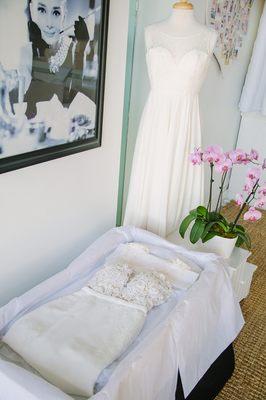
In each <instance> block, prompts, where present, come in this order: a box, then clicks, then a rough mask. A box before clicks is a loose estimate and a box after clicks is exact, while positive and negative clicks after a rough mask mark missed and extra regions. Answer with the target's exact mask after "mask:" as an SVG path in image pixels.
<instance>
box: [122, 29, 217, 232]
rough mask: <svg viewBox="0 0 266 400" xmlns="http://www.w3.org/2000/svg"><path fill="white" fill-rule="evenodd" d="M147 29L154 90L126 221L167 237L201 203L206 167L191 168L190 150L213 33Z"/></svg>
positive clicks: (197, 134) (197, 133)
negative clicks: (173, 32) (179, 34)
mask: <svg viewBox="0 0 266 400" xmlns="http://www.w3.org/2000/svg"><path fill="white" fill-rule="evenodd" d="M147 29H150V30H151V32H149V38H151V39H150V40H149V42H150V43H149V44H148V47H147V53H146V57H147V66H148V73H149V78H150V86H151V90H150V94H149V97H148V100H147V103H146V106H145V108H144V111H143V115H142V119H141V123H140V127H139V132H138V137H137V142H136V147H135V153H134V160H133V165H132V172H131V181H130V187H129V194H128V199H127V206H126V211H125V217H124V225H135V226H137V227H140V228H144V229H147V230H149V231H151V232H153V233H156V234H158V235H160V236H162V237H166V236H167V235H168V234H170V233H172V232H173V231H175V230H176V229H177V227H178V225H179V223H180V221H181V219H182V218H183V217H184V216H185V215H186V214H187V213H188V212H189V210H191V209H193V208H195V207H196V206H198V205H200V204H201V203H202V201H203V189H204V187H203V168H202V167H200V166H197V167H193V165H192V164H191V163H190V162H189V153H190V152H191V151H192V150H193V149H194V148H195V147H200V146H201V130H200V118H199V102H198V93H199V90H200V88H201V85H202V83H203V81H204V78H205V76H206V73H207V68H208V64H209V60H210V56H211V55H212V51H213V47H214V35H213V32H211V33H210V30H209V29H207V28H205V27H204V28H203V29H201V31H200V33H196V34H193V35H190V36H184V37H181V36H180V37H174V36H171V35H168V34H166V33H163V32H159V31H158V30H154V32H152V29H153V26H150V27H148V28H147ZM146 37H147V32H146ZM215 38H216V37H215Z"/></svg>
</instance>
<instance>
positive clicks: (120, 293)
mask: <svg viewBox="0 0 266 400" xmlns="http://www.w3.org/2000/svg"><path fill="white" fill-rule="evenodd" d="M88 286H89V287H90V288H91V289H93V290H95V291H96V292H98V293H102V294H105V295H108V296H113V297H117V298H120V299H122V300H125V301H128V302H130V303H134V304H138V305H140V306H143V307H145V308H146V309H147V311H149V310H151V309H152V308H153V307H155V306H158V305H160V304H162V303H164V302H165V301H166V300H167V299H168V297H169V296H170V295H171V294H172V292H173V288H172V285H171V283H170V282H169V281H168V280H167V278H166V277H165V275H164V274H162V273H158V272H155V271H152V272H151V271H148V272H134V270H133V269H132V268H130V267H129V266H128V265H126V264H124V265H107V266H105V267H104V268H102V269H101V270H99V271H98V272H97V273H96V274H95V275H94V276H93V277H92V279H91V280H90V281H89V283H88Z"/></svg>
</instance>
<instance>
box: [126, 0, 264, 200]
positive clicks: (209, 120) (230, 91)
mask: <svg viewBox="0 0 266 400" xmlns="http://www.w3.org/2000/svg"><path fill="white" fill-rule="evenodd" d="M263 2H264V0H256V1H255V2H254V5H253V7H252V10H251V15H250V23H249V31H248V34H247V36H246V37H245V39H244V46H243V48H242V49H241V51H240V55H239V57H238V59H236V60H235V61H233V62H232V63H231V64H230V65H229V66H223V74H221V73H220V72H219V70H218V68H217V64H216V62H215V61H213V62H212V64H211V67H210V69H209V73H208V77H207V79H206V81H205V84H204V86H203V88H202V91H201V95H200V110H201V120H202V140H203V146H206V145H207V144H213V143H218V144H220V145H222V146H223V147H224V149H232V148H233V147H234V146H235V143H236V140H237V134H238V130H239V123H240V113H239V110H238V102H239V98H240V93H241V89H242V86H243V82H244V79H245V74H246V70H247V67H248V63H249V60H250V56H251V53H252V47H253V43H254V40H255V37H256V32H257V28H258V23H259V18H260V15H261V12H262V7H263ZM173 3H174V1H173V0H156V2H155V1H154V0H139V12H138V24H137V33H136V42H135V56H134V69H133V84H132V95H131V108H130V119H129V132H128V148H127V159H126V177H125V193H124V205H125V202H126V196H127V191H128V185H129V179H130V172H131V164H132V157H133V151H134V146H135V141H136V136H137V132H138V125H139V121H140V117H141V113H142V110H143V107H144V104H145V101H146V98H147V94H148V90H149V82H148V76H147V71H146V64H145V47H144V28H145V27H146V26H147V25H149V24H152V23H154V22H156V21H159V20H162V19H164V18H167V17H168V15H169V14H170V13H171V10H172V5H173ZM192 3H193V4H194V7H195V15H196V18H197V19H198V21H200V22H202V23H205V13H206V4H207V2H206V1H203V0H193V1H192ZM206 192H207V187H206Z"/></svg>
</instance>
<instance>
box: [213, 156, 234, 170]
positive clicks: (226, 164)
mask: <svg viewBox="0 0 266 400" xmlns="http://www.w3.org/2000/svg"><path fill="white" fill-rule="evenodd" d="M232 167H233V163H232V161H231V160H230V159H229V158H227V159H226V160H224V161H221V162H218V163H217V164H216V166H215V169H216V171H217V172H220V173H223V172H228V171H229V170H230V169H231V168H232Z"/></svg>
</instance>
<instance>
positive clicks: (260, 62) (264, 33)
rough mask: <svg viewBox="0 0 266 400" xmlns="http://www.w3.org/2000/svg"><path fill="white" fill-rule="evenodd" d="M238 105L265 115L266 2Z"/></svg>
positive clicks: (245, 109) (245, 110)
mask: <svg viewBox="0 0 266 400" xmlns="http://www.w3.org/2000/svg"><path fill="white" fill-rule="evenodd" d="M239 106H240V110H241V111H242V112H260V113H261V114H263V115H266V3H265V4H264V9H263V14H262V16H261V20H260V25H259V29H258V35H257V38H256V41H255V44H254V49H253V54H252V57H251V61H250V64H249V68H248V72H247V76H246V81H245V85H244V88H243V92H242V96H241V100H240V105H239Z"/></svg>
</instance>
